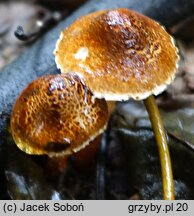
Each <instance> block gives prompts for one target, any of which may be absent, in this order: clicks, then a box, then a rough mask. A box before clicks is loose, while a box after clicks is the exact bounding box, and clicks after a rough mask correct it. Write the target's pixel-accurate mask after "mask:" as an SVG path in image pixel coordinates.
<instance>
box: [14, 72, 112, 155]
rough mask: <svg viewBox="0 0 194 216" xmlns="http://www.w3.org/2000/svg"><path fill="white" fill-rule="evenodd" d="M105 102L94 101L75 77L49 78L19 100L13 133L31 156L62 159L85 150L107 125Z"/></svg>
mask: <svg viewBox="0 0 194 216" xmlns="http://www.w3.org/2000/svg"><path fill="white" fill-rule="evenodd" d="M107 118H108V110H107V104H106V102H105V100H100V99H95V98H94V97H93V95H92V93H91V92H90V90H89V89H88V88H87V87H86V86H85V85H84V83H83V81H81V79H80V78H79V77H78V76H76V75H69V74H63V75H49V76H44V77H41V78H38V79H37V80H35V81H33V82H32V83H31V84H29V85H28V86H27V87H26V89H25V90H24V91H23V92H22V93H21V95H20V96H19V98H18V99H17V101H16V103H15V105H14V108H13V111H12V116H11V131H12V135H13V138H14V140H15V142H16V144H17V146H18V147H19V148H20V149H21V150H23V151H24V152H26V153H29V154H48V155H49V156H51V157H52V156H61V155H68V154H72V153H73V152H77V151H79V150H81V149H82V148H84V147H85V146H86V145H88V144H89V142H90V141H92V140H94V139H95V138H96V137H97V136H98V135H99V134H101V133H102V132H103V131H104V130H105V128H106V124H107Z"/></svg>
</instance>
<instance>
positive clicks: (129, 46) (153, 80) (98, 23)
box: [55, 9, 178, 99]
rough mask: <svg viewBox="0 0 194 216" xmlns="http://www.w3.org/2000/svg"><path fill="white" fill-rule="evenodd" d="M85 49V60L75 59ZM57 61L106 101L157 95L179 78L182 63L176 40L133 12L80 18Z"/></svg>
mask: <svg viewBox="0 0 194 216" xmlns="http://www.w3.org/2000/svg"><path fill="white" fill-rule="evenodd" d="M83 47H84V48H87V49H88V55H86V58H84V59H81V58H75V55H76V53H77V52H78V51H79V49H80V48H83ZM55 56H56V58H55V59H56V63H57V65H58V67H59V68H60V69H61V70H62V72H63V73H68V72H69V71H75V72H76V71H78V72H79V74H81V75H82V76H83V77H84V78H85V82H86V84H87V86H89V88H90V89H91V91H92V92H93V93H94V95H95V93H101V94H102V95H103V96H104V97H105V98H106V96H107V95H108V96H110V95H117V94H118V95H129V96H132V97H133V94H134V95H137V94H138V95H141V94H142V95H143V94H144V93H145V92H150V93H155V92H156V93H157V92H158V90H157V89H156V86H157V88H159V87H160V86H163V85H166V84H168V83H169V80H171V79H172V77H173V76H174V73H175V70H176V62H177V60H178V54H177V49H176V47H175V46H174V43H173V42H172V38H171V36H170V35H169V34H168V33H167V32H166V31H165V30H164V29H163V28H162V27H161V26H160V25H159V24H158V23H157V22H155V21H154V20H152V19H150V18H148V17H146V16H144V15H141V14H139V13H137V12H135V11H131V10H128V9H116V10H104V11H98V12H95V13H92V14H89V15H86V16H83V17H81V18H79V19H78V20H77V21H75V22H74V23H73V24H72V25H71V26H69V27H68V28H67V29H66V30H64V31H63V32H62V35H61V37H60V39H59V40H58V43H57V45H56V50H55ZM102 77H103V79H102ZM139 99H141V97H140V98H139Z"/></svg>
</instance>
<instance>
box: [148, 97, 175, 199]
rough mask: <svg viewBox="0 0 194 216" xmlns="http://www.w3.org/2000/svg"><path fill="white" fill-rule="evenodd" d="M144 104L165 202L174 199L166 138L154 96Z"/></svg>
mask: <svg viewBox="0 0 194 216" xmlns="http://www.w3.org/2000/svg"><path fill="white" fill-rule="evenodd" d="M144 104H145V106H146V109H147V111H148V114H149V117H150V121H151V124H152V128H153V131H154V134H155V138H156V141H157V145H158V151H159V156H160V163H161V171H162V183H163V197H164V199H165V200H173V199H174V182H173V174H172V165H171V159H170V153H169V148H168V143H167V136H166V133H165V129H164V126H163V123H162V119H161V115H160V113H159V110H158V106H157V104H156V102H155V98H154V96H152V95H151V96H150V97H148V98H147V99H145V100H144Z"/></svg>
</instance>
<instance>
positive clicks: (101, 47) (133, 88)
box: [54, 9, 179, 199]
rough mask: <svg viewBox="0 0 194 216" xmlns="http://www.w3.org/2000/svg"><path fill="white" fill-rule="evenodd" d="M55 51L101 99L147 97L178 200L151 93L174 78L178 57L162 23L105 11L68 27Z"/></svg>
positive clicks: (167, 178) (168, 181) (169, 193)
mask: <svg viewBox="0 0 194 216" xmlns="http://www.w3.org/2000/svg"><path fill="white" fill-rule="evenodd" d="M54 53H55V60H56V64H57V66H58V68H60V69H61V71H62V73H70V72H74V73H77V74H78V75H79V76H80V77H82V78H83V79H84V81H85V83H86V85H87V86H88V87H89V88H90V89H91V91H92V93H93V94H94V96H95V97H96V98H105V99H106V100H111V101H114V100H117V101H122V100H128V99H129V98H134V99H135V100H142V99H145V101H144V102H145V105H146V108H147V110H148V112H149V115H150V120H151V123H152V127H153V130H154V132H155V136H156V140H157V143H158V147H159V148H158V149H159V154H160V158H161V167H162V176H163V190H164V199H174V186H173V177H172V168H171V161H170V156H169V150H168V146H167V139H166V134H165V132H164V127H163V124H162V121H161V117H160V114H159V111H158V108H157V106H156V104H155V101H154V97H153V96H152V95H153V94H154V95H158V94H159V93H161V92H162V91H164V90H165V89H166V87H167V85H168V84H170V83H171V82H172V81H173V79H174V77H175V72H176V70H177V62H178V59H179V57H178V50H177V48H176V46H175V44H174V41H173V39H172V37H171V36H170V35H169V34H168V33H167V32H166V31H165V30H164V28H163V27H162V26H161V25H160V24H159V23H157V22H155V21H154V20H152V19H150V18H148V17H146V16H144V15H142V14H140V13H137V12H135V11H132V10H128V9H115V10H104V11H98V12H94V13H91V14H89V15H86V16H83V17H81V18H79V19H78V20H77V21H75V22H74V23H73V24H72V25H71V26H69V27H68V28H67V29H65V30H64V31H63V32H62V33H61V35H60V38H59V40H58V41H57V45H56V49H55V52H54Z"/></svg>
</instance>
